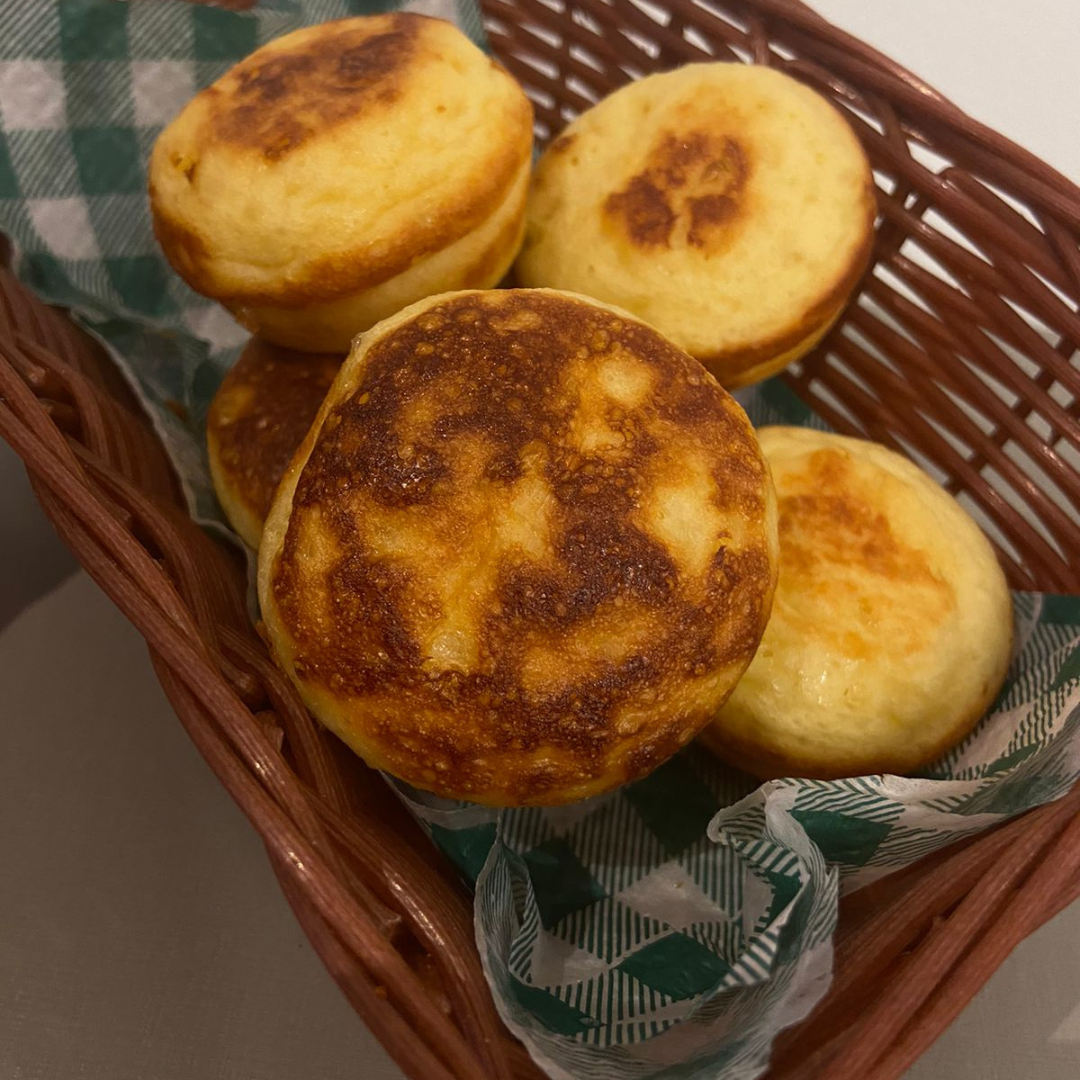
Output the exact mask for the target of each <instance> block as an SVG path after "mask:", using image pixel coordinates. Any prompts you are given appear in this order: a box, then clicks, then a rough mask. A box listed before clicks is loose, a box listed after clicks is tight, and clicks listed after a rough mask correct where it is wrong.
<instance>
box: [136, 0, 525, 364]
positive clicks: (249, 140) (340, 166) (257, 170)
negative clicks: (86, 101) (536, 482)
mask: <svg viewBox="0 0 1080 1080" xmlns="http://www.w3.org/2000/svg"><path fill="white" fill-rule="evenodd" d="M531 151H532V109H531V106H530V105H529V102H528V99H527V98H526V97H525V95H524V94H523V93H522V91H521V88H520V87H519V86H518V85H517V83H515V82H514V80H513V79H512V78H511V77H510V76H509V75H508V74H507V73H506V72H505V71H504V70H503V69H502V68H501V67H500V66H499V65H498V64H497V63H495V61H494V60H491V59H489V58H488V57H487V56H485V55H484V54H483V53H482V52H481V51H480V50H479V49H477V48H476V46H474V45H473V44H472V43H471V42H470V41H469V40H468V38H466V37H465V35H464V34H462V33H461V32H460V31H459V30H457V29H456V28H455V27H454V26H452V25H451V24H450V23H447V22H443V21H441V20H439V19H429V18H425V17H424V16H421V15H412V14H408V13H405V12H395V13H392V14H385V15H372V16H368V17H362V18H355V19H343V20H341V21H338V22H329V23H323V24H321V25H318V26H312V27H308V28H306V29H303V30H297V31H295V32H293V33H291V34H286V35H285V36H284V37H281V38H278V39H277V40H276V41H272V42H270V43H269V44H268V45H265V46H263V48H261V49H259V50H257V51H256V52H254V53H252V55H251V56H249V57H247V59H245V60H243V61H241V62H240V63H239V64H237V65H236V66H235V67H234V68H232V69H231V70H230V71H229V72H227V73H226V74H225V75H224V76H222V78H220V79H219V80H218V81H217V82H216V83H214V84H213V86H211V87H209V88H208V89H206V90H204V91H203V92H202V93H200V94H198V95H197V96H196V97H195V98H194V99H193V100H192V101H191V102H190V103H189V104H188V105H187V106H185V108H184V109H183V110H182V111H181V112H180V114H179V116H177V117H176V119H175V120H174V121H173V122H172V123H171V124H169V125H168V127H166V128H165V130H164V131H163V132H162V133H161V135H160V137H159V138H158V140H157V143H156V145H155V147H154V151H153V155H152V157H151V161H150V202H151V208H152V210H153V216H154V228H155V231H156V233H157V236H158V240H159V241H160V243H161V246H162V249H163V250H164V252H165V255H166V256H167V257H168V259H169V261H170V262H171V263H172V265H173V266H174V268H175V269H176V270H177V272H178V273H179V274H180V275H181V276H182V277H183V278H184V279H185V280H186V281H187V282H188V283H189V284H190V285H191V287H192V288H194V289H196V290H197V291H199V292H201V293H203V294H204V295H206V296H210V297H213V298H215V299H217V300H219V301H220V302H221V303H222V304H224V305H225V306H226V307H227V308H229V310H230V311H232V312H233V313H234V314H235V315H236V317H237V318H238V319H239V320H240V322H242V323H243V324H244V325H245V326H247V327H248V328H249V329H251V330H252V331H253V332H255V333H257V334H258V335H259V336H261V337H263V338H265V339H266V340H268V341H272V342H274V343H276V344H279V345H283V346H286V347H289V348H295V349H303V350H307V351H322V352H340V353H344V352H347V351H348V349H349V344H350V342H351V340H352V338H353V336H354V335H355V334H356V333H357V332H358V331H360V330H365V329H367V328H368V327H369V326H371V325H372V324H374V323H375V322H377V321H378V320H379V319H382V318H385V317H386V316H388V315H391V314H393V313H394V312H395V311H398V310H400V309H401V308H402V307H404V306H405V305H406V304H409V303H412V302H413V301H414V300H418V299H420V298H421V297H423V296H428V295H430V294H431V293H435V292H442V291H444V290H446V289H453V288H464V287H478V288H482V287H486V286H490V285H494V284H496V283H497V282H498V281H499V280H500V279H501V278H502V277H503V275H504V274H505V273H506V271H507V269H508V268H509V266H510V264H511V263H512V262H513V259H514V255H515V254H516V252H517V249H518V247H519V245H520V241H521V233H522V229H523V227H524V204H525V195H526V189H527V185H528V176H529V170H530V166H531Z"/></svg>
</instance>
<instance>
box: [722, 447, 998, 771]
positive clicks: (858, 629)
mask: <svg viewBox="0 0 1080 1080" xmlns="http://www.w3.org/2000/svg"><path fill="white" fill-rule="evenodd" d="M758 435H759V438H760V441H761V448H762V450H763V452H764V453H765V456H766V458H767V460H768V462H769V465H770V466H771V468H772V473H773V478H774V482H775V484H776V494H777V502H778V505H779V514H780V580H779V584H778V585H777V589H776V598H775V602H774V604H773V611H772V616H771V618H770V620H769V625H768V627H767V629H766V631H765V636H764V637H763V638H762V642H761V647H760V649H759V650H758V653H757V655H756V656H755V658H754V661H753V663H752V664H751V665H750V668H749V669H748V671H747V673H746V675H745V676H744V677H743V679H742V681H741V682H740V683H739V685H738V686H737V687H736V689H735V692H734V693H733V694H732V695H731V697H730V698H729V699H728V701H727V703H726V704H725V705H724V707H723V708H722V709H721V710H720V712H719V714H718V717H717V719H716V721H715V722H714V723H713V724H712V725H710V726H709V728H708V729H707V730H706V732H705V734H704V741H705V742H706V743H707V744H708V745H710V746H711V747H712V748H713V749H715V750H716V751H717V752H718V753H719V754H720V755H721V756H723V757H725V758H727V759H728V760H730V761H732V762H733V763H735V764H737V765H739V766H741V767H743V768H745V769H747V770H748V771H750V772H752V773H755V774H756V775H758V776H762V777H773V776H805V777H812V778H814V777H816V778H822V779H832V778H835V777H842V776H858V775H866V774H872V773H883V772H889V773H907V772H911V771H913V770H915V769H918V768H919V767H920V766H923V765H926V764H929V763H930V762H932V761H933V760H935V759H936V758H938V757H940V756H941V754H942V753H944V752H945V751H946V750H947V749H948V748H949V747H951V746H953V745H954V744H955V743H957V742H959V741H960V740H961V739H962V738H963V737H964V736H965V735H966V734H967V733H968V732H969V731H970V730H971V728H972V727H973V726H974V725H975V723H976V722H977V721H978V720H979V718H980V717H981V716H982V715H983V714H984V713H985V712H986V711H987V709H988V708H989V707H990V705H991V704H992V703H993V701H994V698H995V697H996V696H997V693H998V691H999V690H1000V688H1001V685H1002V683H1003V682H1004V679H1005V673H1006V669H1007V668H1008V665H1009V658H1010V652H1011V646H1012V629H1013V620H1012V606H1011V600H1010V596H1009V590H1008V587H1007V586H1006V584H1005V576H1004V574H1003V573H1002V571H1001V567H1000V565H999V564H998V561H997V558H996V557H995V555H994V551H993V549H992V548H991V546H990V542H989V541H988V540H987V539H986V537H985V536H984V535H983V533H982V531H981V530H980V529H979V526H978V525H976V523H975V522H974V521H973V520H972V519H971V518H970V517H969V516H968V514H967V513H966V512H965V511H964V510H963V509H962V507H961V506H960V504H959V503H958V502H956V500H955V499H953V498H952V496H951V495H949V494H948V493H947V492H946V491H945V490H944V489H943V488H941V487H940V486H939V485H938V484H936V483H935V482H934V480H932V479H931V478H930V477H929V476H928V475H927V474H926V473H924V472H923V471H922V470H921V469H919V468H918V467H917V466H916V465H913V464H912V463H911V462H910V461H907V460H906V459H905V458H902V457H900V456H899V455H898V454H895V453H893V452H892V451H891V450H887V449H886V448H885V447H883V446H880V445H878V444H876V443H871V442H865V441H863V440H861V439H850V438H845V437H843V436H840V435H831V434H826V433H823V432H820V431H814V430H811V429H809V428H788V427H767V428H762V429H761V430H760V431H759V432H758Z"/></svg>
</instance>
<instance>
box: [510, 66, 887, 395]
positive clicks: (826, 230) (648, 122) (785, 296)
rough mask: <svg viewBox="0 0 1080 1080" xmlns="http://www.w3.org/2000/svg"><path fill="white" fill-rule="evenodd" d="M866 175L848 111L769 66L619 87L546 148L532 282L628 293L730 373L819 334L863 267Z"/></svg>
mask: <svg viewBox="0 0 1080 1080" xmlns="http://www.w3.org/2000/svg"><path fill="white" fill-rule="evenodd" d="M873 190H874V185H873V177H872V175H871V172H870V165H869V163H868V161H867V158H866V154H865V153H864V151H863V149H862V146H861V145H860V143H859V141H858V139H857V138H856V137H855V135H854V133H853V132H852V130H851V128H850V127H849V126H848V124H847V123H846V122H845V121H844V119H843V118H842V117H841V115H840V114H839V112H838V111H837V110H836V109H835V108H833V107H832V105H830V104H829V103H828V102H827V101H826V100H825V99H824V98H822V97H820V96H819V95H818V94H816V93H814V91H812V90H810V89H808V88H807V87H805V86H803V85H802V84H801V83H799V82H796V81H795V80H794V79H792V78H790V77H788V76H786V75H782V74H780V73H779V72H776V71H773V70H771V69H769V68H764V67H757V66H751V65H747V64H739V63H731V64H725V63H712V64H691V65H688V66H687V67H684V68H681V69H679V70H677V71H672V72H667V73H665V74H662V75H653V76H650V77H649V78H646V79H641V80H640V81H637V82H633V83H630V84H628V85H627V86H624V87H623V88H622V89H620V90H617V91H616V92H615V93H614V94H612V95H611V96H610V97H607V98H605V99H604V100H603V101H601V102H600V103H599V104H598V105H596V106H594V107H593V108H592V109H589V110H588V111H587V112H585V113H583V114H582V115H581V116H580V117H578V119H577V120H575V121H574V122H573V123H572V124H570V125H569V127H567V128H566V130H565V132H564V133H563V134H562V135H561V136H560V137H559V138H558V139H556V140H555V141H554V143H552V145H551V146H550V147H549V148H548V150H547V151H546V153H545V154H544V155H543V157H542V158H541V159H540V162H539V164H538V165H537V170H536V174H535V177H534V179H533V184H532V189H531V191H530V195H529V207H528V224H527V230H526V236H525V245H524V247H523V248H522V251H521V255H520V257H519V258H518V261H517V266H516V273H517V276H518V280H519V281H520V282H521V284H523V285H533V286H550V287H551V288H556V289H572V290H573V291H575V292H580V293H585V294H587V295H589V296H596V297H598V298H600V299H601V300H604V301H607V302H608V303H611V304H619V305H620V306H622V307H624V308H626V309H627V310H628V311H632V312H633V313H634V314H635V315H637V316H638V317H639V318H641V319H644V320H645V321H646V322H649V323H651V324H652V325H653V326H655V327H656V328H657V329H658V330H660V331H661V333H663V334H665V335H666V336H667V337H668V338H670V339H671V340H672V341H673V342H674V343H675V344H676V345H680V346H682V347H683V348H684V349H686V350H687V352H689V353H690V354H691V355H692V356H695V357H697V358H698V359H699V360H700V361H701V362H702V363H703V364H704V365H705V366H706V367H707V368H708V369H709V370H710V371H711V372H712V373H713V374H714V375H715V376H716V378H717V379H719V381H720V382H721V383H722V384H723V385H724V386H728V387H735V386H743V385H745V384H747V383H751V382H756V381H758V380H759V379H763V378H765V377H766V376H767V375H771V374H772V373H773V372H774V371H777V370H779V369H780V368H781V367H783V366H784V365H785V364H788V363H790V362H791V361H792V360H795V359H797V358H798V357H799V356H801V355H803V354H804V353H805V352H807V351H808V350H809V349H810V348H811V347H812V346H813V345H815V344H816V343H817V342H818V341H819V340H820V338H821V337H822V336H823V335H824V334H825V332H826V331H827V330H828V329H829V327H830V326H831V325H832V323H833V322H834V321H835V319H836V318H837V316H838V315H839V314H840V311H841V309H842V308H843V306H844V304H845V303H846V302H847V299H848V297H849V295H850V293H851V290H852V288H853V287H854V285H855V283H856V281H857V280H858V278H859V276H860V274H861V273H862V271H863V269H864V268H865V267H866V264H867V260H868V258H869V255H870V248H871V244H872V240H873V228H874V197H873Z"/></svg>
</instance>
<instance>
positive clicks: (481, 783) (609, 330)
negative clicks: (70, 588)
mask: <svg viewBox="0 0 1080 1080" xmlns="http://www.w3.org/2000/svg"><path fill="white" fill-rule="evenodd" d="M775 562H776V535H775V506H774V499H773V491H772V485H771V483H770V481H769V476H768V470H767V468H766V466H765V463H764V461H763V460H762V457H761V455H760V453H759V450H758V446H757V441H756V439H755V437H754V434H753V431H752V430H751V428H750V425H749V422H748V421H747V419H746V416H745V414H744V413H743V412H742V410H741V409H740V408H739V406H738V405H737V404H736V403H735V402H734V401H733V400H732V399H731V398H730V397H729V396H728V395H727V394H726V393H725V392H724V391H723V390H721V389H720V387H719V386H718V385H717V384H716V382H715V381H714V380H713V379H712V378H711V377H710V376H709V375H708V374H707V373H706V372H705V371H704V370H703V369H702V368H701V367H700V365H698V364H697V363H696V362H695V361H693V360H692V359H691V358H690V357H688V356H687V355H686V354H685V353H682V352H681V351H680V350H678V349H676V348H675V347H674V346H673V345H671V344H670V343H669V342H668V341H666V340H665V339H664V338H663V337H661V336H660V335H659V334H658V333H656V331H654V330H653V329H651V328H650V327H648V326H646V325H644V324H643V323H640V322H638V321H637V320H636V319H633V318H632V317H630V316H628V315H626V314H624V313H621V312H618V311H616V310H615V309H612V308H610V307H607V306H605V305H601V304H598V303H596V302H594V301H591V300H589V299H587V298H585V297H578V296H572V295H568V294H563V293H556V292H550V291H530V290H506V291H496V292H465V293H457V294H449V295H446V296H441V297H434V298H431V299H429V300H426V301H422V302H420V303H418V304H415V305H413V306H412V307H410V308H408V309H407V310H405V311H403V312H401V313H400V314H399V315H397V316H395V317H393V318H391V319H388V320H387V321H385V322H383V323H381V324H379V325H378V326H376V327H375V328H374V329H372V330H371V331H370V332H369V333H367V334H364V335H363V336H362V337H361V338H360V339H359V340H358V342H357V344H356V346H355V347H354V349H353V352H352V354H351V355H350V356H349V358H348V360H347V361H346V363H345V366H344V367H343V369H342V372H341V375H340V376H339V378H338V380H337V382H335V384H334V387H333V389H332V391H331V393H330V395H329V396H328V398H327V400H326V401H325V402H324V404H323V407H322V409H321V410H320V413H319V417H318V419H317V420H316V423H315V424H314V425H313V427H312V429H311V431H310V432H309V433H308V435H307V437H306V438H305V440H304V444H303V446H302V447H301V449H300V451H299V452H298V454H297V455H296V457H295V458H294V460H293V462H292V464H291V465H290V467H289V470H288V472H287V473H286V475H285V477H284V479H283V480H282V483H281V486H280V487H279V488H278V493H277V496H276V498H275V501H274V505H273V508H272V510H271V512H270V515H269V517H268V519H267V522H266V527H265V531H264V535H263V542H262V546H261V548H260V551H259V599H260V604H261V607H262V614H263V619H264V620H265V626H266V631H267V634H268V637H269V639H270V641H271V643H272V647H273V651H274V653H275V655H276V659H277V661H278V663H279V664H280V665H281V666H282V667H283V669H284V670H285V671H286V673H287V674H288V675H289V676H290V677H291V678H292V680H293V681H294V682H295V684H296V686H297V688H298V689H299V691H300V693H301V695H302V697H303V698H304V700H305V702H306V703H307V705H308V707H309V708H310V709H311V711H312V713H313V714H314V715H315V716H317V717H318V718H319V719H320V720H321V721H322V722H323V723H324V724H326V725H327V726H328V727H329V728H331V729H332V730H333V731H335V732H337V734H338V735H339V736H341V738H343V739H344V740H345V741H346V742H347V743H348V744H349V745H350V746H352V747H353V749H354V750H356V751H357V753H359V754H360V755H361V756H362V757H364V758H365V759H366V760H367V761H368V763H369V764H371V765H373V766H375V767H378V768H381V769H385V770H387V771H389V772H391V773H393V774H394V775H396V776H399V777H401V778H403V779H405V780H407V781H408V782H410V783H412V784H414V785H416V786H417V787H421V788H426V789H429V790H431V791H435V792H437V793H439V794H441V795H446V796H450V797H456V798H463V799H468V800H472V801H475V802H481V803H488V804H494V805H515V804H553V803H561V802H569V801H572V800H576V799H581V798H584V797H586V796H589V795H594V794H597V793H600V792H603V791H606V790H609V789H611V788H613V787H615V786H617V785H619V784H622V783H625V782H626V781H628V780H633V779H635V778H637V777H640V776H642V775H644V774H646V773H648V772H649V771H650V770H651V769H653V768H655V767H656V766H657V765H659V764H660V763H661V762H662V761H663V760H665V759H666V758H667V757H669V756H670V755H671V754H672V753H674V752H675V751H676V750H677V749H678V748H679V747H680V746H682V745H684V744H685V743H686V742H688V741H689V740H690V739H691V738H692V737H693V736H694V735H695V734H696V733H697V732H698V731H699V730H700V728H701V727H702V725H704V724H705V723H706V722H707V721H708V719H709V718H710V717H711V716H712V715H713V714H714V712H715V710H716V708H717V707H718V706H719V704H720V703H721V702H722V701H723V700H724V698H725V697H726V696H727V694H728V693H729V692H730V690H731V688H732V686H733V685H734V684H735V682H736V680H737V679H738V677H739V675H740V674H741V673H742V671H743V670H744V668H745V666H746V665H747V663H748V662H749V660H750V657H751V656H752V655H753V652H754V650H755V648H756V646H757V642H758V639H759V636H760V634H761V631H762V629H763V627H764V625H765V620H766V618H767V615H768V610H769V604H770V600H771V596H772V591H773V586H774V580H775Z"/></svg>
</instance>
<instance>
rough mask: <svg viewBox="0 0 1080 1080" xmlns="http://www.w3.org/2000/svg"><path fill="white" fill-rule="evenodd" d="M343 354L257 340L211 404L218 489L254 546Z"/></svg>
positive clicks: (210, 439) (209, 432)
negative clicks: (302, 350)
mask: <svg viewBox="0 0 1080 1080" xmlns="http://www.w3.org/2000/svg"><path fill="white" fill-rule="evenodd" d="M343 359H344V357H341V356H330V355H326V354H322V353H298V352H292V351H290V350H288V349H280V348H277V347H276V346H274V345H268V344H267V343H266V342H263V341H259V340H257V339H252V340H251V341H250V342H249V343H248V344H247V345H246V346H245V348H244V351H243V352H242V353H241V354H240V357H239V359H238V360H237V361H236V363H235V364H234V365H233V367H232V369H231V370H230V371H229V373H228V374H227V375H226V376H225V378H224V379H223V380H222V383H221V386H220V387H219V388H218V391H217V393H216V394H215V395H214V399H213V401H212V402H211V403H210V411H209V412H208V414H207V417H206V439H207V448H208V451H209V458H210V471H211V476H212V478H213V481H214V490H215V492H216V494H217V497H218V502H219V503H221V506H222V509H223V510H224V511H225V515H226V517H227V518H228V519H229V523H230V524H231V525H232V526H233V528H234V529H236V531H237V532H238V533H239V534H240V536H241V538H242V539H243V540H244V541H245V542H246V543H247V544H248V545H249V546H250V547H253V548H257V547H258V546H259V538H260V535H261V533H262V523H263V521H264V520H265V518H266V515H267V514H268V513H269V511H270V504H271V502H272V501H273V498H274V492H275V490H276V489H277V486H278V482H279V481H280V480H281V477H282V475H283V474H284V472H285V469H286V467H287V466H288V464H289V461H290V460H291V459H292V456H293V454H295V453H296V450H297V447H299V445H300V443H301V442H302V441H303V438H304V436H305V435H306V434H307V430H308V428H309V427H311V424H312V421H313V420H314V419H315V416H316V414H317V413H318V411H319V406H320V405H321V404H322V402H323V398H325V397H326V393H327V391H328V390H329V389H330V384H331V383H332V382H333V381H334V376H335V375H337V373H338V369H339V368H340V367H341V362H342V360H343Z"/></svg>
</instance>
